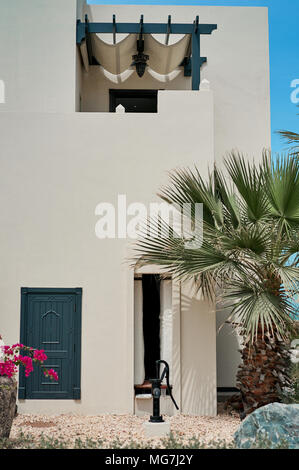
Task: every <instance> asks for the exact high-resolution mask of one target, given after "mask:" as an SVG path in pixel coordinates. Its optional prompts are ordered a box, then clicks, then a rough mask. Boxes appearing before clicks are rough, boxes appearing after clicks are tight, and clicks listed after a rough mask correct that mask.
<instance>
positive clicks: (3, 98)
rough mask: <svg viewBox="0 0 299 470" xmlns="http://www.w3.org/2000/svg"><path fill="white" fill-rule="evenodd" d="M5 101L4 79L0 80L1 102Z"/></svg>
mask: <svg viewBox="0 0 299 470" xmlns="http://www.w3.org/2000/svg"><path fill="white" fill-rule="evenodd" d="M4 103H5V83H4V80H0V104H4Z"/></svg>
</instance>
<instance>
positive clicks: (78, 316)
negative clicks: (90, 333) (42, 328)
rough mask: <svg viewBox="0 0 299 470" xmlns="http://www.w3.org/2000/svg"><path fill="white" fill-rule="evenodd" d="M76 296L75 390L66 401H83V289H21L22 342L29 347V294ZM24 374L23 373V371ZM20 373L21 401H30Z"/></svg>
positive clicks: (24, 379) (22, 375)
mask: <svg viewBox="0 0 299 470" xmlns="http://www.w3.org/2000/svg"><path fill="white" fill-rule="evenodd" d="M55 293H57V294H76V296H75V307H76V309H75V312H74V330H75V331H74V352H73V354H74V360H73V379H74V381H73V388H72V396H71V397H70V398H65V399H68V400H70V399H73V400H80V399H81V327H82V288H81V287H71V288H64V287H57V288H55V287H21V312H20V318H21V322H20V323H21V324H20V342H21V343H22V344H25V345H26V346H31V345H27V344H26V341H27V339H26V338H27V321H28V316H27V306H28V302H27V294H55ZM22 372H23V371H22ZM22 372H21V371H20V372H19V393H18V398H19V399H20V400H30V398H28V397H26V378H25V374H24V373H22ZM55 399H56V398H54V397H53V398H45V400H55Z"/></svg>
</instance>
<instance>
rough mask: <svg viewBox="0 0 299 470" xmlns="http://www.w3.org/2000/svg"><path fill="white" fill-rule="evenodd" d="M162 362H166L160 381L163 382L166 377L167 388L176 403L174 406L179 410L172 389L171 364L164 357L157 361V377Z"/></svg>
mask: <svg viewBox="0 0 299 470" xmlns="http://www.w3.org/2000/svg"><path fill="white" fill-rule="evenodd" d="M160 364H164V369H163V372H162V375H161V378H160V381H161V383H162V380H163V379H164V377H165V378H166V387H167V390H168V393H169V396H170V398H171V399H172V402H173V404H174V406H175V407H176V409H177V410H178V409H179V407H178V405H177V403H176V401H175V399H174V397H173V395H172V391H171V387H170V383H169V365H168V363H167V362H166V361H163V360H162V359H159V360H158V361H156V368H157V377H158V378H159V372H160V371H159V366H160Z"/></svg>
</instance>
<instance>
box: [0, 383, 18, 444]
mask: <svg viewBox="0 0 299 470" xmlns="http://www.w3.org/2000/svg"><path fill="white" fill-rule="evenodd" d="M16 400H17V382H16V381H15V380H14V379H12V378H9V377H6V376H0V439H1V438H8V437H9V434H10V430H11V426H12V422H13V419H14V417H15V412H16Z"/></svg>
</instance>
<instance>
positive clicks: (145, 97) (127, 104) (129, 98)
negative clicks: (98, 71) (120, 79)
mask: <svg viewBox="0 0 299 470" xmlns="http://www.w3.org/2000/svg"><path fill="white" fill-rule="evenodd" d="M109 98H110V105H109V111H110V112H111V113H115V109H116V108H117V106H118V105H119V104H121V105H122V106H123V107H124V108H125V110H126V113H157V111H158V109H157V108H158V106H157V102H158V90H113V89H111V90H109Z"/></svg>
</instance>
